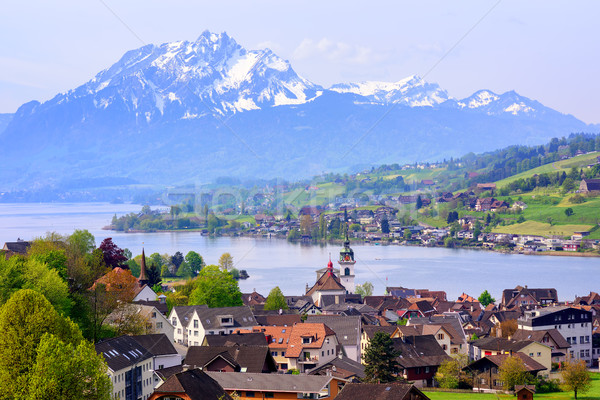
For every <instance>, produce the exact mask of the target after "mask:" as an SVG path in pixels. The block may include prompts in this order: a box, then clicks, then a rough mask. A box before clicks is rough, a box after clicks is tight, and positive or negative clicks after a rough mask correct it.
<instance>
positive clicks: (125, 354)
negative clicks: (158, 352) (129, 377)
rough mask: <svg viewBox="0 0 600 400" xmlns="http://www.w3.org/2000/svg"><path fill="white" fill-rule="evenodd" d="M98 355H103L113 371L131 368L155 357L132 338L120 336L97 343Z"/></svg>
mask: <svg viewBox="0 0 600 400" xmlns="http://www.w3.org/2000/svg"><path fill="white" fill-rule="evenodd" d="M95 348H96V353H98V354H102V355H103V356H104V359H105V360H106V364H108V367H109V368H110V369H111V370H113V371H119V370H121V369H123V368H127V367H130V366H132V365H134V364H137V363H139V362H140V361H143V360H147V359H149V358H152V357H153V354H152V353H150V352H149V351H148V350H147V349H145V348H144V347H143V346H142V345H141V344H139V343H138V342H137V341H136V340H135V339H133V338H132V337H131V336H119V337H116V338H111V339H106V340H104V341H102V342H99V343H96V345H95Z"/></svg>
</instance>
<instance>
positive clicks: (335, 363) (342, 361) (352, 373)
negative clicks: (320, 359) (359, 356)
mask: <svg viewBox="0 0 600 400" xmlns="http://www.w3.org/2000/svg"><path fill="white" fill-rule="evenodd" d="M328 373H331V374H332V375H333V376H335V377H336V378H342V379H351V378H353V377H357V378H359V379H362V378H364V377H365V366H364V365H363V364H361V363H359V362H357V361H354V360H352V359H351V358H348V357H346V356H343V357H342V358H340V357H336V358H334V359H333V360H331V361H329V362H328V363H327V364H323V365H321V366H319V367H317V368H314V369H312V370H310V371H308V374H309V375H327V374H328Z"/></svg>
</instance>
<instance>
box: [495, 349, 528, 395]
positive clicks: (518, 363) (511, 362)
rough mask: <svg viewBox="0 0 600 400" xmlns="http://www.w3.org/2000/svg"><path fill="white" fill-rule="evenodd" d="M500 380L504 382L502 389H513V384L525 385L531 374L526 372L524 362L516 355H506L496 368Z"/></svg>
mask: <svg viewBox="0 0 600 400" xmlns="http://www.w3.org/2000/svg"><path fill="white" fill-rule="evenodd" d="M498 375H499V377H500V380H501V381H503V382H504V389H506V390H514V388H515V385H525V384H527V383H528V382H529V380H530V377H531V375H530V374H529V373H528V372H527V369H526V368H525V364H524V363H523V361H522V360H521V359H520V358H518V357H513V356H509V357H507V358H506V359H505V360H504V361H503V362H502V364H501V365H500V368H498Z"/></svg>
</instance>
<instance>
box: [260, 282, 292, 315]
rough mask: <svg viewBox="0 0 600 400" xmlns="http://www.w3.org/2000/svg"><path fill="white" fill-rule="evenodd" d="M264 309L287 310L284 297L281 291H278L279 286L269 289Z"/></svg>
mask: <svg viewBox="0 0 600 400" xmlns="http://www.w3.org/2000/svg"><path fill="white" fill-rule="evenodd" d="M264 308H265V310H280V309H281V310H287V309H288V308H289V307H288V305H287V301H286V300H285V296H284V295H283V293H282V292H281V289H279V286H275V287H274V288H273V289H271V291H270V292H269V295H268V296H267V300H266V301H265V307H264Z"/></svg>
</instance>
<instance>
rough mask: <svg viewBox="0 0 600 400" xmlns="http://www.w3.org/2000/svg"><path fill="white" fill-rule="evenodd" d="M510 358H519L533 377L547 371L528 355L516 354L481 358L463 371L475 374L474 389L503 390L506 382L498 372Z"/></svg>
mask: <svg viewBox="0 0 600 400" xmlns="http://www.w3.org/2000/svg"><path fill="white" fill-rule="evenodd" d="M508 357H517V358H519V359H520V360H521V361H522V362H523V365H524V366H525V370H526V371H527V372H529V373H530V374H532V375H533V376H537V374H538V372H540V371H544V370H545V369H546V367H544V366H543V365H541V364H540V363H538V362H537V361H535V360H533V359H531V358H530V357H528V356H527V355H525V354H523V353H515V354H513V355H508V354H500V355H493V356H486V357H483V358H480V359H479V360H476V361H473V362H472V363H471V364H469V365H467V366H466V367H464V368H463V370H464V371H468V372H470V373H473V374H474V388H476V389H493V390H502V389H503V386H504V382H503V381H502V380H501V379H500V375H499V373H498V370H499V368H500V366H501V365H502V363H503V362H504V361H505V360H506V359H507V358H508Z"/></svg>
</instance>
